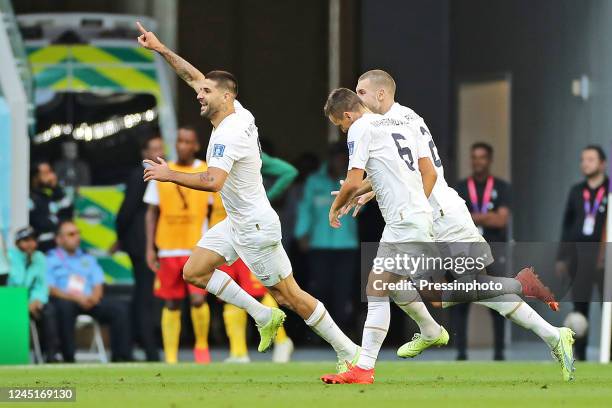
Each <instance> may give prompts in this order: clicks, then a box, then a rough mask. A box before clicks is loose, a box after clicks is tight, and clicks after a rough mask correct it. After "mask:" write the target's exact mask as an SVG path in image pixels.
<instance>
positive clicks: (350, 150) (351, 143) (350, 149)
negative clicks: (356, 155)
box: [347, 142, 355, 156]
mask: <svg viewBox="0 0 612 408" xmlns="http://www.w3.org/2000/svg"><path fill="white" fill-rule="evenodd" d="M347 145H348V151H349V156H352V155H353V150H355V142H348V143H347Z"/></svg>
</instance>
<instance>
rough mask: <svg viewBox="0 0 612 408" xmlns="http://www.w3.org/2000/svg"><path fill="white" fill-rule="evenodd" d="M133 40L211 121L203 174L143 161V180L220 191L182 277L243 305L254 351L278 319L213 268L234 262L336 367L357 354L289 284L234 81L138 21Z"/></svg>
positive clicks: (316, 305)
mask: <svg viewBox="0 0 612 408" xmlns="http://www.w3.org/2000/svg"><path fill="white" fill-rule="evenodd" d="M137 26H138V29H139V30H140V32H141V35H140V36H139V37H138V42H139V43H140V45H142V46H143V47H145V48H148V49H151V50H154V51H156V52H158V53H159V54H160V55H162V56H163V57H164V58H165V59H166V61H167V62H168V63H169V64H170V65H171V66H172V68H173V69H174V70H175V71H176V72H177V74H178V75H179V76H180V77H181V78H182V79H183V80H185V81H186V82H187V83H188V84H189V85H190V86H191V87H192V88H193V89H194V90H195V91H196V92H197V99H198V101H199V103H200V105H201V108H200V114H201V116H203V117H205V118H207V119H209V120H210V122H211V123H212V125H213V128H214V129H213V132H212V134H211V137H210V141H209V144H208V149H207V152H206V161H207V163H208V170H207V171H206V172H202V173H181V172H177V171H172V170H170V169H169V168H168V166H167V164H166V163H165V162H164V160H163V159H158V160H159V162H155V161H150V160H147V161H145V164H146V166H147V168H146V170H145V176H144V178H145V181H149V180H157V181H160V182H173V183H175V184H178V185H181V186H184V187H189V188H193V189H197V190H204V191H215V192H216V191H220V192H221V198H222V200H223V206H224V207H225V209H226V211H227V218H226V219H225V220H223V221H222V222H220V223H218V224H216V225H215V226H214V227H213V228H211V229H210V230H209V231H208V232H207V233H205V234H204V236H203V237H202V239H201V240H200V241H199V242H198V244H197V246H196V248H195V249H194V250H193V253H192V255H191V257H190V258H189V260H188V261H187V263H186V265H185V267H184V269H183V277H184V279H185V280H186V281H187V282H189V283H190V284H192V285H195V286H197V287H200V288H203V289H206V290H208V291H209V292H210V293H212V294H213V295H215V296H217V297H218V298H220V299H221V300H223V301H224V302H227V303H231V304H233V305H235V306H238V307H240V308H243V309H245V310H246V311H247V313H248V314H249V315H250V316H251V317H252V318H253V319H254V320H255V322H256V323H257V328H258V330H259V334H260V337H261V339H260V343H259V347H258V351H260V352H264V351H267V350H268V349H269V348H270V346H271V345H272V342H273V340H274V338H275V336H276V331H277V330H278V328H279V327H280V325H281V324H282V322H283V321H284V319H285V314H284V313H283V312H282V311H281V310H280V309H277V308H270V307H267V306H265V305H263V304H261V303H259V302H258V301H257V300H256V299H254V298H253V297H251V296H250V295H249V294H247V293H246V292H245V291H244V290H243V289H241V288H240V287H239V286H238V285H237V284H236V282H234V281H233V280H232V279H231V278H230V277H229V276H228V275H227V274H225V273H224V272H222V271H220V270H218V269H216V268H217V267H219V266H221V265H223V264H226V263H227V264H231V263H232V262H234V261H235V260H236V259H237V258H238V257H240V258H241V259H242V260H243V261H244V262H245V264H246V265H247V266H248V267H249V269H250V270H251V271H252V272H253V273H254V274H255V276H256V277H257V278H258V279H259V280H260V281H261V282H262V284H264V285H265V286H266V287H268V289H269V290H270V293H271V294H272V295H273V296H274V298H275V299H276V300H277V301H278V303H279V304H281V305H283V306H286V307H288V308H289V309H291V310H293V311H294V312H296V313H297V314H298V315H299V316H300V317H301V318H303V319H304V321H305V322H306V324H307V325H308V326H310V327H311V328H312V330H313V331H315V332H316V333H317V334H318V335H319V336H321V337H322V338H323V339H324V340H326V341H327V342H328V343H330V345H331V346H332V347H333V348H334V350H335V351H336V354H337V356H338V369H339V370H340V371H341V370H343V369H344V368H343V367H344V366H345V365H346V364H347V362H351V361H354V360H355V359H356V358H357V357H358V355H359V347H358V346H357V345H356V344H354V343H353V342H352V341H351V340H350V339H349V338H348V337H347V336H346V335H345V334H344V333H343V332H342V331H341V330H340V329H339V328H338V326H337V325H336V324H335V322H334V321H333V320H332V318H331V316H330V315H329V313H328V312H327V310H326V309H325V306H324V305H323V303H321V302H319V301H318V300H317V299H315V298H313V297H312V296H311V295H309V294H308V293H306V292H305V291H303V290H302V289H301V288H300V287H299V285H298V284H297V282H296V281H295V279H294V277H293V274H292V269H291V264H290V262H289V258H288V257H287V254H286V253H285V250H284V248H283V246H282V245H281V228H280V221H279V218H278V215H277V214H276V212H275V211H274V209H273V208H272V206H271V205H270V202H269V201H268V198H267V196H266V192H265V190H264V186H263V183H262V176H261V148H260V146H259V137H258V133H257V126H255V120H254V118H253V115H251V113H250V112H249V111H247V110H246V109H244V108H243V107H242V105H240V103H238V101H236V99H235V98H236V95H237V82H236V79H235V78H234V77H233V75H232V74H230V73H228V72H225V71H212V72H210V73H208V74H206V75H204V74H202V73H201V72H200V71H198V70H197V69H196V68H194V67H193V66H192V65H191V64H189V63H188V62H187V61H185V60H184V59H182V58H181V57H179V56H178V55H177V54H175V53H174V52H172V51H171V50H169V49H168V48H167V47H165V46H164V45H163V44H162V43H161V42H160V41H159V40H158V39H157V38H156V36H155V35H154V34H153V33H152V32H150V31H147V30H145V28H144V27H142V25H141V24H140V23H137Z"/></svg>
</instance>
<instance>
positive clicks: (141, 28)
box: [136, 21, 147, 34]
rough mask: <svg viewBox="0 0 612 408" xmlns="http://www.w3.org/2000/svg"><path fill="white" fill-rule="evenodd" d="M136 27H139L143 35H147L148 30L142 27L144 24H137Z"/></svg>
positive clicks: (138, 22)
mask: <svg viewBox="0 0 612 408" xmlns="http://www.w3.org/2000/svg"><path fill="white" fill-rule="evenodd" d="M136 26H137V27H138V30H139V31H140V32H141V33H142V34H146V33H147V30H146V29H145V28H144V27H143V26H142V24H140V21H137V22H136Z"/></svg>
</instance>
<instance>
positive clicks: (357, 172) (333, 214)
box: [329, 168, 364, 228]
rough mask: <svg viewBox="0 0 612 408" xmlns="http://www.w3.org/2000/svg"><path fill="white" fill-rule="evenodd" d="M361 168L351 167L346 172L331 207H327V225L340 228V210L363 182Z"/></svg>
mask: <svg viewBox="0 0 612 408" xmlns="http://www.w3.org/2000/svg"><path fill="white" fill-rule="evenodd" d="M363 174H364V170H363V169H358V168H352V169H350V170H349V171H348V173H347V174H346V180H344V183H342V187H340V192H339V193H338V195H337V196H336V199H335V200H334V202H333V204H332V206H331V208H330V209H329V225H331V226H332V227H333V228H340V220H339V216H340V211H341V210H342V208H343V207H344V206H345V205H346V204H348V203H349V201H350V200H351V199H352V198H353V197H354V196H355V192H357V190H359V188H360V187H361V185H362V183H363Z"/></svg>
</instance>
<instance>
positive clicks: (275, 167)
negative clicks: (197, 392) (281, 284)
mask: <svg viewBox="0 0 612 408" xmlns="http://www.w3.org/2000/svg"><path fill="white" fill-rule="evenodd" d="M262 158H263V156H262ZM268 158H269V159H270V160H272V161H273V162H272V163H270V162H268V170H269V169H270V167H271V168H272V170H271V171H270V173H273V174H278V173H279V172H280V169H279V167H282V169H284V170H286V171H285V177H283V179H282V181H281V182H282V183H283V186H281V188H278V186H277V185H278V182H279V181H276V182H275V183H274V184H273V185H272V186H271V188H270V189H269V190H268V191H267V194H268V198H269V199H270V200H271V199H272V198H271V194H270V191H271V190H272V191H274V193H275V195H278V194H280V193H282V191H284V186H288V185H289V184H290V183H291V181H292V180H293V177H292V174H293V173H292V172H291V170H292V169H293V170H294V172H295V173H297V170H295V168H294V167H293V166H291V165H290V164H289V163H286V162H284V161H282V160H281V159H277V158H272V157H271V156H268ZM265 160H266V159H263V160H262V161H264V165H263V166H262V175H263V176H265V175H266V174H270V173H266V172H265V171H264V168H265V167H266V166H265ZM211 199H212V200H211V203H210V204H211V205H210V208H211V212H210V219H209V225H210V228H212V227H214V226H215V225H216V224H218V223H220V222H221V221H223V220H224V219H225V218H226V217H227V213H226V212H225V208H223V202H222V200H221V194H219V193H212V195H211ZM219 269H221V270H222V271H223V272H225V273H227V274H228V275H229V277H230V278H232V279H233V280H234V281H236V283H237V284H238V286H240V287H241V288H242V289H244V290H245V291H246V292H247V293H248V294H249V295H251V296H253V297H254V298H255V299H257V300H259V301H260V302H261V303H263V304H264V305H266V306H270V307H278V303H276V301H275V300H274V298H273V297H272V295H270V293H268V291H267V289H266V287H265V286H263V285H262V284H261V282H259V281H258V280H257V277H255V275H254V274H253V272H251V271H250V270H249V268H248V267H247V266H246V265H245V264H244V262H243V261H242V259H238V260H236V262H234V263H233V264H232V265H231V266H228V265H224V266H221V267H219ZM223 323H224V324H225V333H226V334H227V338H228V340H229V353H230V355H229V357H228V358H226V359H225V362H226V363H249V362H250V361H251V359H250V358H249V351H248V347H247V340H246V330H247V313H246V311H244V310H243V309H240V308H239V307H236V306H234V305H232V304H231V303H225V304H224V305H223ZM291 353H293V341H292V340H291V338H290V337H289V336H287V332H286V331H285V328H284V327H283V326H281V327H280V328H279V329H278V332H277V333H276V338H275V339H274V350H273V352H272V361H273V362H275V363H287V362H289V360H291Z"/></svg>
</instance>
